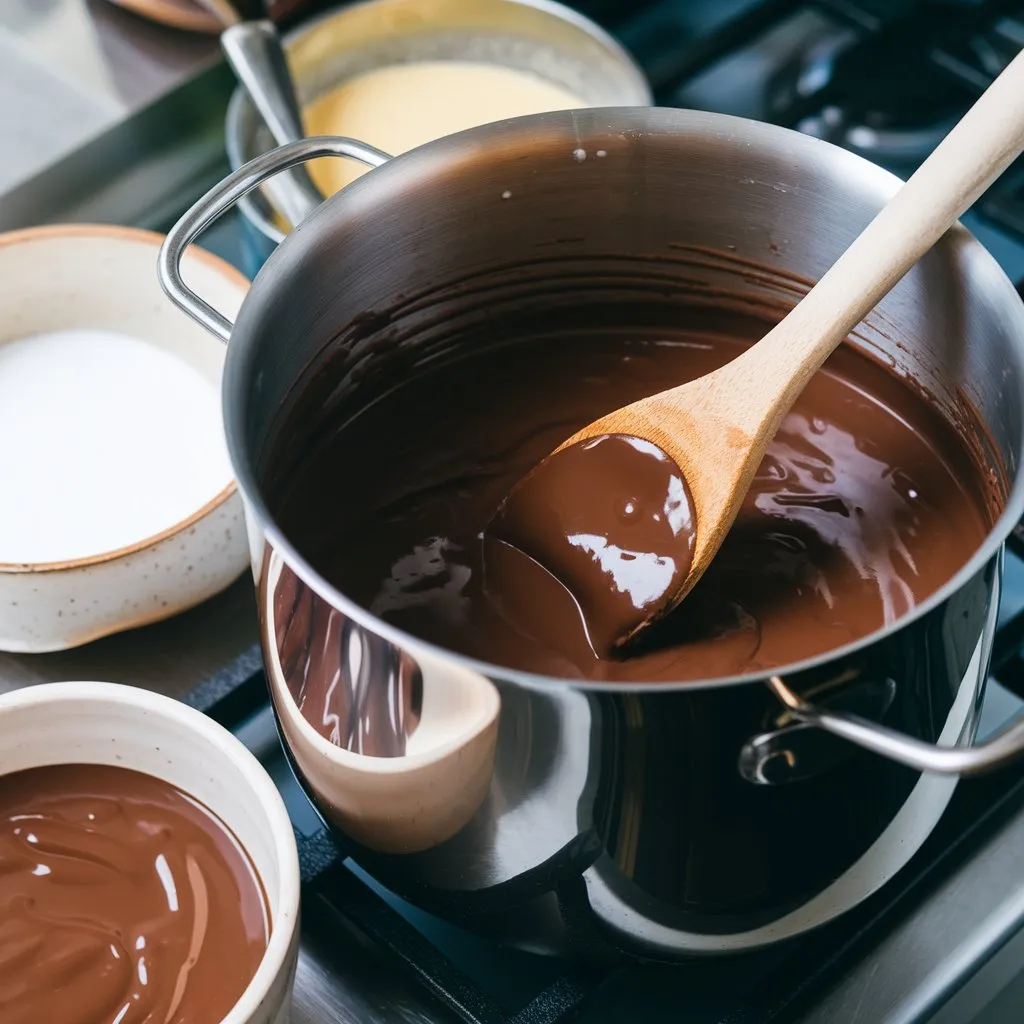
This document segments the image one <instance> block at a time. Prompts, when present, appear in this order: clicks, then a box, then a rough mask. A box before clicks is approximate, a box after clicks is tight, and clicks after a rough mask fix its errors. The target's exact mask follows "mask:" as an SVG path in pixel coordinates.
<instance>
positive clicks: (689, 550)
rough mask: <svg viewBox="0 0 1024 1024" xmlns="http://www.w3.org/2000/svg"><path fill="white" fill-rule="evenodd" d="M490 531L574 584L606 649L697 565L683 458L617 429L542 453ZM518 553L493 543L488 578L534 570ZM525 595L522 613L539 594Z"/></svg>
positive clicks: (491, 584) (600, 652)
mask: <svg viewBox="0 0 1024 1024" xmlns="http://www.w3.org/2000/svg"><path fill="white" fill-rule="evenodd" d="M487 535H488V537H489V538H491V539H492V540H493V541H496V542H500V543H503V544H505V545H508V546H509V547H510V548H512V549H514V551H515V552H518V553H519V554H520V556H521V557H524V558H531V559H533V561H534V562H536V563H537V564H538V566H540V567H541V568H543V569H545V570H547V572H549V573H550V574H551V575H552V576H553V577H554V579H555V580H557V581H558V583H560V584H561V585H562V586H564V587H565V588H566V590H567V591H568V592H569V593H570V595H571V596H572V597H573V599H574V600H575V602H576V604H577V606H578V607H579V609H580V614H581V615H582V618H583V624H584V628H585V629H586V632H587V637H588V639H589V641H590V645H591V647H592V648H593V650H594V653H595V654H596V655H597V656H598V657H602V656H607V655H609V654H611V653H612V652H613V651H614V650H615V649H616V648H618V647H620V646H621V645H622V644H623V643H625V642H626V641H628V639H629V638H630V637H631V636H632V635H633V633H634V632H636V630H637V629H639V628H640V627H641V626H642V625H643V624H644V623H645V622H646V621H647V620H648V619H650V618H651V617H652V616H654V615H656V614H658V613H659V612H660V611H661V610H662V609H663V608H664V607H665V605H667V604H668V603H669V601H670V600H671V599H672V596H673V595H674V594H676V593H677V592H678V590H679V588H680V586H681V585H682V583H683V581H684V580H685V579H686V574H687V573H688V572H689V570H690V563H691V561H692V557H693V545H694V538H695V519H694V514H693V507H692V502H691V500H690V493H689V490H688V489H687V486H686V481H685V480H684V479H683V475H682V473H681V472H680V470H679V467H678V466H677V465H676V464H675V462H674V461H673V460H672V459H671V458H670V457H669V456H668V455H667V454H666V453H665V452H663V451H662V450H661V449H660V448H659V447H658V446H657V445H656V444H654V443H653V442H651V441H647V440H643V439H641V438H639V437H630V436H625V435H618V434H615V435H605V436H602V437H596V438H590V439H588V440H586V441H580V442H577V443H576V444H573V445H570V446H569V447H567V448H563V449H561V450H559V451H557V452H555V453H554V454H553V455H551V456H550V457H549V458H547V459H545V460H544V461H543V462H541V463H540V465H538V466H537V467H536V468H535V469H533V470H532V471H531V472H530V473H529V474H527V476H526V477H525V478H524V479H523V480H522V481H520V483H519V484H517V485H516V487H515V488H514V489H513V491H512V492H511V494H509V496H508V498H506V499H505V501H504V502H503V503H502V506H501V508H500V509H499V510H498V513H497V515H496V516H495V517H494V519H493V521H492V522H491V524H490V526H489V527H488V528H487ZM514 557H515V556H514V555H513V554H512V553H511V552H508V553H497V552H494V551H493V550H492V551H491V556H490V563H491V565H492V566H493V567H494V568H493V569H492V570H491V571H490V572H489V573H488V579H487V585H488V588H489V590H490V591H491V592H492V593H494V594H495V595H500V594H501V592H502V579H503V578H504V579H513V580H514V579H515V578H516V576H517V575H518V574H520V573H522V572H524V571H525V572H530V571H531V570H530V569H528V568H527V569H524V568H522V567H517V566H515V565H514V564H511V563H513V562H514ZM499 565H500V566H501V567H502V569H504V570H505V571H502V569H499V568H498V566H499ZM523 597H524V599H525V602H526V608H523V609H520V613H521V614H528V611H527V610H526V609H527V608H529V607H531V606H532V605H533V600H532V599H531V597H530V595H528V594H527V595H523ZM516 600H517V599H516V598H512V601H511V603H512V604H515V603H516Z"/></svg>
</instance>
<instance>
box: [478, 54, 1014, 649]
mask: <svg viewBox="0 0 1024 1024" xmlns="http://www.w3.org/2000/svg"><path fill="white" fill-rule="evenodd" d="M1022 149H1024V53H1022V54H1020V55H1018V56H1017V57H1016V58H1015V59H1014V60H1013V62H1012V63H1011V64H1010V65H1009V66H1008V67H1007V68H1006V69H1005V70H1004V71H1003V73H1002V74H1001V75H1000V76H999V77H998V78H997V79H996V80H995V82H993V83H992V85H991V86H990V87H989V88H988V90H987V91H986V92H985V93H984V94H983V95H982V97H981V98H980V99H979V100H978V102H977V103H976V104H975V105H974V106H973V107H972V108H971V109H970V111H968V113H967V114H966V115H965V116H964V118H963V120H961V121H960V123H959V124H958V125H957V126H956V127H955V128H954V129H953V130H952V131H951V132H950V133H949V135H948V136H947V137H946V138H945V139H944V140H943V142H942V143H941V144H940V145H939V146H938V147H937V148H936V150H935V151H934V152H933V153H932V155H931V156H930V157H929V158H928V159H927V160H926V161H925V162H924V163H923V164H922V165H921V166H920V168H919V169H918V170H917V172H916V173H915V174H914V175H913V177H911V178H910V179H909V180H908V181H907V182H906V183H905V184H904V185H903V186H902V187H901V188H900V190H899V192H897V193H896V195H895V196H894V197H893V199H892V200H891V201H890V202H889V203H888V204H887V205H886V207H885V208H884V209H883V210H882V211H881V212H880V213H879V214H878V216H876V217H875V219H874V220H873V221H872V222H871V223H870V224H869V225H868V226H867V227H866V228H865V229H864V231H863V232H862V233H861V234H860V235H859V236H858V238H857V239H856V240H855V241H854V242H853V244H852V245H851V246H850V247H849V248H848V249H847V250H846V252H844V253H843V255H842V256H840V257H839V259H838V260H837V261H836V262H835V264H834V265H833V266H832V267H831V268H830V269H829V270H828V271H827V273H826V274H825V275H824V276H823V277H822V278H821V280H820V281H819V282H818V283H817V284H816V285H815V286H814V288H812V289H811V290H810V291H809V292H808V293H807V295H806V296H805V297H804V299H803V300H802V301H801V302H800V303H799V304H798V305H797V306H796V307H795V308H794V309H793V310H792V312H790V313H789V314H788V315H787V316H786V317H785V319H783V320H782V322H781V323H779V324H778V326H776V327H775V328H773V329H772V330H771V331H769V332H768V334H766V335H765V336H764V337H763V338H762V339H761V340H760V341H759V342H758V343H757V344H756V345H753V346H751V347H750V348H749V349H748V350H747V351H745V352H744V353H743V354H742V355H740V356H738V357H737V358H736V359H734V360H732V362H730V363H728V364H726V365H725V366H723V367H721V368H720V369H718V370H715V371H714V372H713V373H709V374H707V375H705V376H703V377H700V378H698V379H697V380H693V381H690V382H689V383H687V384H683V385H681V386H679V387H675V388H671V389H669V390H668V391H662V392H660V393H658V394H655V395H651V396H650V397H649V398H644V399H641V400H640V401H638V402H634V403H633V404H632V405H628V406H625V407H624V408H621V409H617V410H616V411H615V412H613V413H610V414H609V415H607V416H602V417H601V418H600V419H598V420H595V421H594V422H593V423H591V424H589V425H588V426H586V427H584V428H583V429H582V430H580V431H578V432H577V433H576V434H574V435H573V436H572V437H570V438H569V439H568V440H567V441H565V442H564V443H563V444H562V445H560V446H559V447H558V448H557V449H556V450H555V452H553V453H552V456H549V458H548V460H545V462H543V463H541V465H540V466H539V467H538V468H537V469H535V470H534V471H533V472H532V473H531V474H529V475H528V476H527V477H525V478H524V480H523V481H521V482H520V484H518V485H517V486H516V488H514V489H513V491H512V492H511V493H510V495H509V497H508V498H507V499H506V500H505V502H504V504H503V505H502V508H501V509H500V510H499V512H498V515H497V516H496V517H495V520H494V521H493V522H492V524H491V527H490V528H489V530H488V533H489V535H492V536H494V537H496V538H497V539H498V540H502V541H504V542H505V543H506V544H507V545H510V546H512V547H515V548H518V549H519V550H520V551H522V552H524V553H525V554H526V555H528V556H530V558H531V559H533V560H534V561H535V562H539V563H540V564H541V565H542V566H544V567H545V568H547V569H548V570H549V572H550V573H551V574H552V575H554V576H555V577H556V578H557V579H558V580H559V581H560V582H561V583H562V584H563V585H564V586H565V587H566V588H567V589H568V590H569V591H570V592H572V593H573V594H574V596H575V597H576V599H577V602H578V604H579V605H580V607H581V608H582V609H583V612H584V618H587V619H589V618H590V615H589V612H588V601H589V607H591V608H593V607H596V606H597V605H600V603H601V602H600V600H596V601H595V600H594V595H593V594H592V593H590V594H588V593H586V591H587V590H588V589H589V590H593V588H594V586H595V585H596V586H603V587H604V588H605V589H607V588H608V585H609V580H608V579H607V576H608V575H611V577H612V589H613V591H616V593H615V594H614V595H613V596H614V600H615V601H616V602H618V603H617V605H616V606H615V607H613V608H611V609H609V608H608V605H607V600H605V607H604V609H603V611H602V614H603V613H604V612H607V614H606V615H604V620H605V621H603V622H602V623H595V622H589V623H588V624H589V625H590V626H591V627H595V626H596V629H595V628H592V629H591V630H590V632H591V642H592V644H593V645H594V648H595V650H596V651H598V653H599V654H601V653H602V652H601V651H600V650H599V647H600V646H602V644H603V642H604V641H608V642H609V643H610V644H611V646H612V647H613V648H614V647H616V646H619V645H621V644H622V643H625V642H628V641H630V640H632V639H633V638H634V637H635V636H636V635H637V634H638V633H639V632H640V631H641V630H642V629H644V628H646V627H647V626H648V625H649V624H650V623H651V622H653V621H654V620H656V619H658V618H660V617H661V616H662V615H664V614H665V613H666V612H668V611H670V610H671V609H672V608H674V607H675V606H676V605H677V604H678V603H679V602H680V601H681V600H682V599H683V598H684V597H685V596H686V594H687V593H688V592H689V591H690V589H691V588H692V587H693V585H694V584H695V583H696V582H697V580H699V579H700V577H701V575H702V574H703V573H704V571H705V569H707V567H708V565H709V564H710V562H711V560H712V559H713V558H714V557H715V554H716V553H717V551H718V549H719V547H720V545H721V543H722V541H723V540H724V539H725V535H726V534H727V533H728V531H729V528H730V527H731V526H732V524H733V522H734V520H735V519H736V515H737V513H738V512H739V509H740V506H741V504H742V502H743V499H744V497H745V495H746V493H747V491H748V489H749V488H750V485H751V482H752V481H753V478H754V474H755V473H756V471H757V469H758V467H759V466H760V464H761V461H762V459H763V458H764V455H765V451H766V450H767V448H768V445H769V443H770V442H771V440H772V438H773V437H774V436H775V433H776V431H777V430H778V428H779V426H780V424H781V422H782V420H783V418H784V417H785V415H786V414H787V413H788V412H789V410H790V409H791V408H792V406H793V403H794V402H795V401H796V398H797V396H798V395H799V394H800V392H801V391H802V390H803V389H804V387H805V385H806V384H807V382H808V381H809V380H810V379H811V377H812V376H813V375H814V374H815V372H816V371H817V370H818V369H819V368H820V367H821V365H822V363H824V362H825V360H826V358H827V357H828V356H829V354H830V353H831V352H832V351H833V350H834V349H835V348H836V347H837V346H838V345H839V344H840V342H842V341H843V340H844V339H845V338H846V337H847V335H848V334H849V332H850V331H851V329H852V328H853V327H855V326H856V325H857V324H858V323H859V322H860V321H861V320H862V319H863V318H864V316H865V315H866V314H867V313H869V312H870V310H871V309H872V307H873V306H874V305H875V304H876V303H877V302H878V300H879V299H881V298H882V297H883V296H884V295H886V294H887V293H888V292H889V290H890V289H891V288H892V287H893V286H894V285H895V284H896V282H897V281H899V280H900V278H902V277H903V275H904V274H905V273H906V272H907V271H908V270H909V269H910V268H911V267H912V266H913V265H914V264H915V263H916V262H917V260H918V259H920V258H921V256H923V255H924V254H925V253H926V252H927V251H928V249H930V248H931V246H932V245H933V244H934V243H935V242H936V241H937V240H938V239H939V238H940V237H941V236H942V235H943V234H944V232H945V231H946V230H947V229H948V228H949V227H951V226H952V225H953V224H954V222H955V221H956V219H957V218H958V217H959V216H960V214H961V213H963V212H964V211H965V210H966V209H967V208H968V207H969V206H971V204H972V203H973V202H974V201H975V200H976V199H977V198H978V197H979V196H980V195H981V193H982V192H984V190H985V189H986V188H987V187H988V186H989V185H990V184H991V183H992V182H993V181H994V180H995V179H996V178H997V177H998V176H999V175H1000V174H1001V173H1002V171H1003V170H1004V169H1005V168H1006V167H1007V166H1008V165H1009V164H1010V163H1011V162H1012V161H1013V159H1014V158H1015V157H1016V156H1017V155H1018V154H1019V153H1020V152H1021V151H1022ZM606 435H625V436H626V437H629V438H639V439H641V440H642V441H646V442H653V444H654V445H656V446H657V448H659V449H661V452H663V453H664V454H665V455H667V456H668V457H669V458H670V459H671V460H673V461H674V462H675V464H676V466H678V468H679V470H681V473H682V477H683V479H684V480H685V483H686V485H687V487H688V490H689V497H690V504H691V508H692V511H693V513H695V520H696V522H695V525H694V523H693V521H692V518H690V519H689V521H684V520H685V519H686V517H682V518H681V519H680V521H681V522H682V523H683V527H684V529H683V530H682V531H681V532H680V541H679V543H680V544H682V545H683V550H682V556H681V558H680V559H676V565H677V566H682V569H681V571H678V572H676V573H675V574H674V576H673V577H672V578H671V579H666V578H665V574H663V576H662V579H663V580H664V583H665V585H664V590H663V592H662V593H660V594H658V595H656V596H654V597H650V589H649V588H648V589H647V590H644V589H643V587H638V588H636V590H635V594H638V595H640V598H645V597H650V599H649V600H646V602H645V601H644V600H641V599H639V598H637V597H636V596H635V595H633V596H632V597H631V596H630V595H628V594H627V595H626V597H623V594H624V593H625V590H626V589H628V580H627V581H626V583H622V582H620V580H619V579H618V578H616V576H615V572H616V570H615V569H612V570H609V569H608V566H607V560H606V561H605V563H604V564H598V563H599V562H601V559H602V557H603V555H600V556H599V555H598V554H593V555H592V558H591V560H590V561H588V560H587V559H588V557H590V556H591V553H592V552H593V551H594V550H595V548H594V545H595V544H598V543H599V544H602V545H605V548H607V543H606V540H605V539H603V538H602V536H601V534H602V530H603V533H604V537H606V536H607V530H606V529H604V527H603V526H602V527H601V528H600V529H588V526H590V525H592V524H587V523H585V522H584V523H583V526H582V527H581V528H579V529H578V532H577V533H576V535H575V537H571V538H569V541H570V542H571V546H570V545H569V544H566V543H565V542H566V537H565V536H564V533H565V530H564V529H562V528H561V527H559V526H557V525H556V526H555V527H552V526H551V525H550V524H552V523H555V522H556V521H558V520H559V517H561V521H562V522H568V521H572V522H574V523H577V524H578V523H580V522H581V521H582V520H586V518H587V516H588V515H590V516H593V515H601V514H604V516H605V518H604V520H603V522H604V523H607V522H608V521H609V514H608V513H594V512H591V509H592V508H593V507H594V505H595V503H594V502H593V500H592V498H591V496H586V497H581V496H580V495H581V493H582V489H583V484H584V483H585V479H586V478H585V472H586V470H585V464H584V463H583V462H581V461H580V460H579V459H578V458H576V453H578V452H580V451H585V450H586V449H587V448H588V447H593V444H591V445H590V446H587V445H584V446H580V444H579V443H580V442H584V441H588V440H591V441H592V440H593V439H596V438H602V437H604V436H606ZM570 447H573V448H574V453H573V458H575V459H576V461H575V462H571V463H564V461H563V465H565V466H566V471H567V472H570V473H572V474H574V478H573V479H572V480H571V481H568V482H567V481H566V480H565V478H564V477H563V478H561V479H558V480H555V481H554V482H552V480H551V477H552V476H554V475H555V474H557V473H561V472H562V470H561V469H559V468H558V467H559V458H555V456H559V453H563V452H565V450H566V449H568V448H570ZM638 450H639V449H638ZM612 454H614V459H608V458H606V459H605V461H604V462H600V463H595V462H593V461H591V463H590V466H591V467H594V466H599V467H600V468H599V470H598V471H599V472H601V473H603V474H605V476H606V478H607V477H608V476H610V475H612V474H613V473H616V472H617V469H616V466H622V465H624V463H623V459H624V458H625V457H626V456H629V452H628V451H626V450H625V449H622V450H620V451H619V452H618V453H617V454H616V453H612ZM560 458H561V459H562V460H564V459H565V458H566V455H561V456H560ZM616 460H617V461H616ZM648 461H649V460H648ZM652 467H653V468H652ZM658 472H659V470H658V468H657V467H656V466H653V464H651V466H649V467H648V469H647V470H643V467H641V472H640V474H639V476H637V477H636V479H637V480H638V481H641V482H642V480H643V479H648V480H651V479H653V477H652V475H651V474H652V473H654V474H655V475H656V474H657V473H658ZM541 473H543V474H545V477H546V478H545V477H541V476H540V475H539V474H541ZM644 473H646V474H647V476H646V477H644ZM538 480H543V489H541V488H540V487H539V485H538ZM531 481H532V484H530V482H531ZM527 484H530V486H527ZM677 490H678V485H677ZM541 493H542V494H543V497H542V499H541V501H542V504H543V506H544V508H543V512H542V514H537V512H536V504H535V507H534V508H532V509H526V508H525V507H524V503H525V502H527V501H530V502H533V503H536V501H537V499H538V496H539V495H541ZM623 493H631V492H629V491H624V492H623ZM663 493H664V492H663ZM565 501H569V502H570V503H571V504H572V505H573V508H572V509H571V510H570V511H569V512H568V513H566V509H565V508H562V507H559V506H560V503H561V504H562V505H564V503H565ZM562 513H566V514H564V515H563V514H562ZM665 518H667V516H666V517H660V518H659V515H658V514H655V515H653V519H655V520H658V523H657V524H652V523H648V524H647V526H648V527H651V528H653V527H654V526H657V527H658V528H661V529H664V524H663V519H665ZM527 520H529V522H527ZM524 524H525V527H524ZM573 529H577V527H576V526H574V527H573ZM552 530H554V533H556V534H557V533H558V532H559V530H561V534H562V535H561V536H549V535H550V534H551V533H552ZM687 531H689V533H687ZM581 537H583V538H584V541H583V542H582V545H583V546H586V545H589V548H588V550H587V551H586V552H584V553H583V555H581V554H580V550H579V549H580V547H581V541H580V538H581ZM595 538H597V539H596V540H595ZM549 541H550V542H551V543H549ZM555 541H557V542H558V543H557V544H556V543H554V542H555ZM660 543H662V550H654V552H653V555H650V554H649V555H648V561H649V564H651V565H655V563H658V564H661V565H664V563H665V562H666V560H667V561H671V555H672V553H671V552H670V551H666V550H664V548H665V544H664V536H662V541H661V542H660ZM559 545H560V546H559ZM634 548H635V546H634ZM616 550H617V551H619V552H621V551H622V550H623V548H622V547H621V546H620V547H619V548H617V549H616ZM639 550H640V551H641V553H643V552H648V553H650V552H651V551H652V548H651V547H647V548H644V547H642V546H641V547H640V548H639ZM687 554H689V558H690V561H689V568H688V570H687V569H686V568H685V565H686V560H685V556H686V555H687ZM626 557H628V558H630V559H631V560H632V561H631V562H630V563H629V565H626V566H625V567H626V569H627V570H628V571H629V572H634V573H635V572H636V569H635V568H633V566H634V565H635V557H636V554H635V550H634V551H628V552H627V555H626ZM601 573H605V576H604V577H602V576H601ZM568 577H574V578H568ZM595 581H596V582H595ZM602 581H603V582H602ZM627 598H630V599H627ZM623 609H625V612H624V611H623ZM609 630H610V632H609ZM595 633H596V634H598V636H597V637H596V640H597V642H595ZM600 634H606V635H605V636H604V637H603V639H602V636H601V635H600Z"/></svg>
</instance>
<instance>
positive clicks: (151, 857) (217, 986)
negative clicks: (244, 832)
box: [0, 765, 269, 1024]
mask: <svg viewBox="0 0 1024 1024" xmlns="http://www.w3.org/2000/svg"><path fill="white" fill-rule="evenodd" d="M268 932H269V914H268V909H267V904H266V900H265V898H264V895H263V890H262V887H261V885H260V882H259V879H258V877H257V875H256V872H255V870H254V869H253V867H252V865H251V864H250V862H249V859H248V856H247V855H246V854H245V852H244V851H243V850H242V848H241V847H240V846H239V845H238V842H237V841H236V839H235V838H234V836H233V835H232V834H231V833H230V832H229V831H228V829H227V827H226V826H225V825H223V824H222V823H221V822H220V821H219V820H218V819H217V818H215V817H214V816H213V815H212V814H211V813H210V812H209V811H208V810H207V809H206V808H205V807H203V806H202V805H201V804H199V803H198V802H197V801H195V800H193V799H192V797H190V796H187V795H186V794H184V793H182V792H181V791H179V790H177V789H175V788H174V787H173V786H171V785H169V784H168V783H165V782H162V781H160V780H159V779H155V778H153V777H152V776H149V775H143V774H141V773H139V772H134V771H130V770H128V769H126V768H113V767H107V766H104V765H58V766H53V767H46V768H32V769H29V770H27V771H22V772H15V773H13V774H11V775H6V776H4V777H2V778H0V1020H3V1021H4V1024H39V1022H42V1021H48V1022H49V1021H52V1022H57V1021H59V1022H60V1024H97V1022H99V1021H117V1022H118V1024H151V1022H153V1024H155V1022H157V1021H159V1022H160V1024H219V1022H220V1021H221V1020H222V1019H223V1018H224V1017H225V1016H226V1014H227V1013H228V1011H229V1010H230V1009H231V1007H232V1006H234V1004H235V1003H236V1002H237V1001H238V999H239V997H240V996H241V995H242V993H243V991H244V990H245V988H246V986H247V985H248V984H249V982H250V981H251V980H252V978H253V975H254V974H255V973H256V969H257V968H258V967H259V964H260V960H261V959H262V958H263V954H264V951H265V950H266V947H267V940H268Z"/></svg>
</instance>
